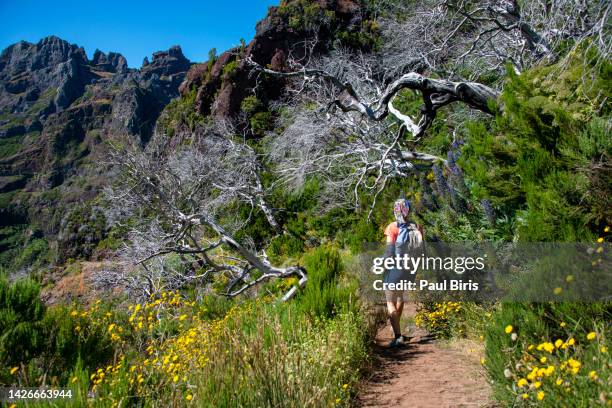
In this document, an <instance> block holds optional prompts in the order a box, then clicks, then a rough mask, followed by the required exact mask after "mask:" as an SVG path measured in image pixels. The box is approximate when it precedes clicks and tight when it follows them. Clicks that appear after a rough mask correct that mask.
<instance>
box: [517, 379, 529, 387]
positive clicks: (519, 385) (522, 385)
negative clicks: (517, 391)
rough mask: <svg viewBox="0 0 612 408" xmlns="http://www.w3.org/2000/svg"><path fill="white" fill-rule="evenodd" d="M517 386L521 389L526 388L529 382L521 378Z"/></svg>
mask: <svg viewBox="0 0 612 408" xmlns="http://www.w3.org/2000/svg"><path fill="white" fill-rule="evenodd" d="M516 385H517V386H518V387H519V388H523V387H524V386H526V385H527V380H526V379H524V378H521V379H520V380H518V381H517V383H516Z"/></svg>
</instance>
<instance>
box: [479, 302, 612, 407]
mask: <svg viewBox="0 0 612 408" xmlns="http://www.w3.org/2000/svg"><path fill="white" fill-rule="evenodd" d="M606 315H609V310H607V309H606V306H605V305H602V304H593V305H579V304H564V303H559V304H547V305H538V304H534V305H531V308H529V307H528V305H520V304H505V305H502V306H501V308H500V309H499V310H498V311H497V312H496V313H495V314H494V316H493V319H492V323H491V325H490V327H489V328H488V330H487V332H486V340H487V344H486V346H487V359H486V361H484V364H485V366H486V368H487V370H488V372H489V374H490V376H491V377H492V379H493V380H494V386H495V391H496V393H497V395H498V397H499V399H501V400H504V401H506V402H508V403H509V404H515V405H519V406H520V405H532V404H537V405H538V406H550V407H558V406H594V405H596V404H600V403H604V404H606V403H607V404H610V401H611V399H612V394H611V393H610V392H609V382H608V381H609V379H610V367H611V360H610V357H609V353H608V349H609V340H608V339H609V329H608V328H607V327H606V326H605V325H602V324H601V323H597V322H601V321H605V319H602V317H603V316H606Z"/></svg>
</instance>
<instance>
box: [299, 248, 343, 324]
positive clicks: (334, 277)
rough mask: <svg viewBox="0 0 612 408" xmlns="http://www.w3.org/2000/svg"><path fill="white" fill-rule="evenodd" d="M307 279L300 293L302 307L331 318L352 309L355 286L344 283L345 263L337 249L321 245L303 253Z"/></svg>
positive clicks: (309, 311) (307, 310)
mask: <svg viewBox="0 0 612 408" xmlns="http://www.w3.org/2000/svg"><path fill="white" fill-rule="evenodd" d="M304 267H305V268H306V271H307V273H308V282H307V283H306V287H305V289H304V290H303V291H302V292H301V293H300V295H299V297H298V302H299V305H300V308H301V309H302V310H305V311H306V312H307V313H309V314H311V315H313V316H322V317H330V316H333V315H335V314H336V313H339V312H340V311H342V310H346V309H347V308H349V309H350V308H351V307H352V306H354V305H352V304H351V296H352V297H353V299H354V292H353V291H354V289H355V288H354V287H352V285H350V284H349V285H341V283H340V276H341V274H342V271H343V263H342V259H341V257H340V253H339V252H338V250H337V249H335V248H332V247H328V246H322V247H318V248H316V249H314V250H312V251H311V252H309V253H307V254H306V255H305V256H304Z"/></svg>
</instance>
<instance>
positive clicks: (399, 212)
mask: <svg viewBox="0 0 612 408" xmlns="http://www.w3.org/2000/svg"><path fill="white" fill-rule="evenodd" d="M408 213H410V201H408V200H406V199H405V198H400V199H399V200H395V204H393V215H394V216H395V221H397V223H398V225H402V224H406V223H407V222H408Z"/></svg>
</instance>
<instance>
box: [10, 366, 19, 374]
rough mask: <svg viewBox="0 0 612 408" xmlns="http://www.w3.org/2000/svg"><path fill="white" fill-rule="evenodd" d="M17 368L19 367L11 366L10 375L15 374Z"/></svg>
mask: <svg viewBox="0 0 612 408" xmlns="http://www.w3.org/2000/svg"><path fill="white" fill-rule="evenodd" d="M17 370H19V367H13V368H11V375H15V373H16V372H17Z"/></svg>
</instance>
